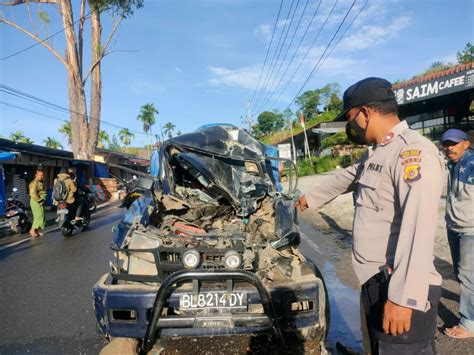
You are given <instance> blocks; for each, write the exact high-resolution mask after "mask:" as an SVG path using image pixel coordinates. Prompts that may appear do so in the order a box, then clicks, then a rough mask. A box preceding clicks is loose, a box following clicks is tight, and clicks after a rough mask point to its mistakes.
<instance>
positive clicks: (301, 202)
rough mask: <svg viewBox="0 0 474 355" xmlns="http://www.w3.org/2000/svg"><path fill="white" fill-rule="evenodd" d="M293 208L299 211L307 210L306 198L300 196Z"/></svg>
mask: <svg viewBox="0 0 474 355" xmlns="http://www.w3.org/2000/svg"><path fill="white" fill-rule="evenodd" d="M293 207H296V208H299V209H300V211H304V210H305V209H307V208H308V202H307V201H306V197H305V196H304V195H301V197H300V198H299V199H298V201H296V203H295V204H294V206H293Z"/></svg>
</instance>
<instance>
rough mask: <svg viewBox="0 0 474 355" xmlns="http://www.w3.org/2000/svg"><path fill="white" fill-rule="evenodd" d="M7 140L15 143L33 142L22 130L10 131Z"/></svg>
mask: <svg viewBox="0 0 474 355" xmlns="http://www.w3.org/2000/svg"><path fill="white" fill-rule="evenodd" d="M8 139H9V140H11V141H14V142H17V143H28V144H33V143H34V142H33V141H32V140H31V139H30V138H28V137H26V136H25V135H24V134H23V132H22V131H16V132H12V133H10V136H9V137H8Z"/></svg>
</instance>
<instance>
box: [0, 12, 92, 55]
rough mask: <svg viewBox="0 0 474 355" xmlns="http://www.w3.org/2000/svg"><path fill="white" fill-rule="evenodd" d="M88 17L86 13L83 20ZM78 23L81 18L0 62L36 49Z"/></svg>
mask: <svg viewBox="0 0 474 355" xmlns="http://www.w3.org/2000/svg"><path fill="white" fill-rule="evenodd" d="M89 16H90V13H88V14H87V15H86V16H85V17H84V19H86V18H88V17H89ZM80 21H81V18H79V19H78V20H76V21H74V22H73V23H71V24H69V25H68V26H66V27H64V28H62V29H61V30H59V31H57V32H55V33H53V34H51V35H49V36H48V37H46V38H44V39H42V40H41V41H39V42H36V43H33V44H32V45H31V46H28V47H26V48H23V49H20V50H19V51H17V52H15V53H12V54H10V55H7V56H6V57H3V58H0V60H1V61H4V60H7V59H10V58H12V57H15V56H17V55H18V54H21V53H23V52H26V51H28V50H30V49H32V48H34V47H36V46H39V45H40V44H42V43H44V42H46V41H47V40H48V39H51V38H53V37H55V36H57V35H59V34H61V33H63V32H64V31H66V29H67V28H69V27H72V26H74V25H75V24H76V23H78V22H80Z"/></svg>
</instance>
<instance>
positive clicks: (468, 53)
mask: <svg viewBox="0 0 474 355" xmlns="http://www.w3.org/2000/svg"><path fill="white" fill-rule="evenodd" d="M471 34H472V33H471ZM457 59H458V63H459V64H465V63H470V62H473V61H474V46H473V45H472V44H471V42H467V44H466V47H464V49H463V50H462V51H460V52H458V53H457Z"/></svg>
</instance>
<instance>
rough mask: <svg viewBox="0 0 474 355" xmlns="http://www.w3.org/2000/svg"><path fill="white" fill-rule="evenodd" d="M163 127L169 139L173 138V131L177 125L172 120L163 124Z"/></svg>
mask: <svg viewBox="0 0 474 355" xmlns="http://www.w3.org/2000/svg"><path fill="white" fill-rule="evenodd" d="M163 128H164V130H165V134H166V135H167V136H168V138H169V139H171V138H173V131H174V129H175V128H176V126H175V125H174V124H172V123H171V122H168V123H166V124H165V125H164V126H163Z"/></svg>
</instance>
